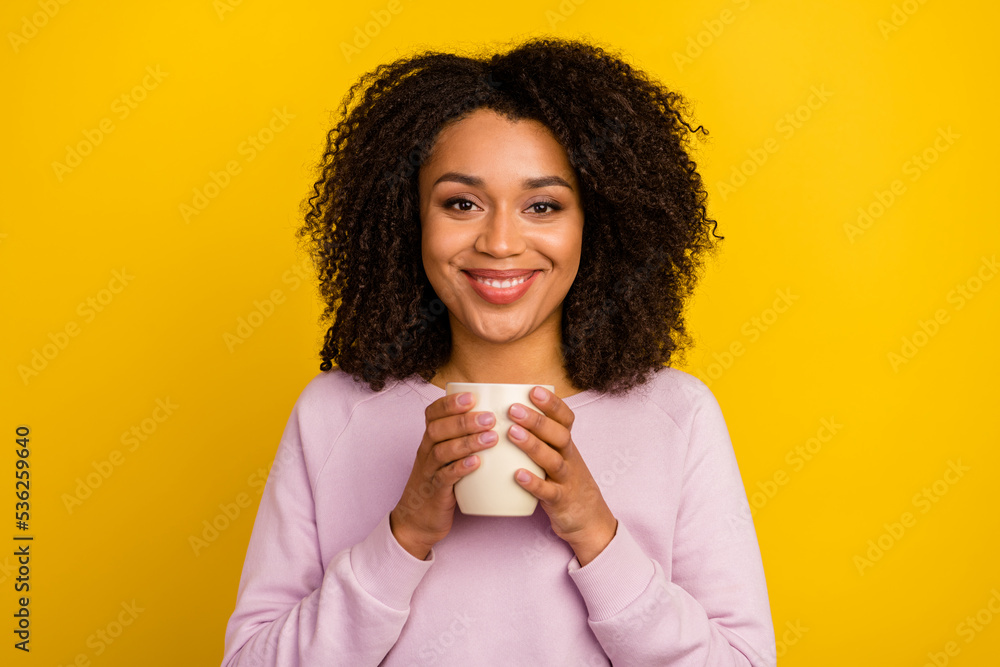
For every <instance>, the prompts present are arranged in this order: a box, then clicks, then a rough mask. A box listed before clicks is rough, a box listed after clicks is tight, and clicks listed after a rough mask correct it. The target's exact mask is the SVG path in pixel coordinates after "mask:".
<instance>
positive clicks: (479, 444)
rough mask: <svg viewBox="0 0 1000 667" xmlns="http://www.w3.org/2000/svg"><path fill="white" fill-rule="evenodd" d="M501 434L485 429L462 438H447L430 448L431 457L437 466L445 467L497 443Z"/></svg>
mask: <svg viewBox="0 0 1000 667" xmlns="http://www.w3.org/2000/svg"><path fill="white" fill-rule="evenodd" d="M498 440H499V436H498V435H497V433H496V431H491V430H485V431H482V432H480V433H474V434H471V435H466V436H463V437H461V438H454V439H452V440H445V441H444V442H439V443H437V444H435V445H434V446H433V447H432V448H431V450H430V458H431V460H432V461H433V463H432V465H433V466H434V467H435V468H443V467H444V466H448V465H451V464H452V463H454V462H456V461H458V460H459V459H462V458H465V457H468V456H470V455H471V454H474V453H476V452H480V451H482V450H484V449H488V448H489V447H493V446H494V445H496V444H497V441H498Z"/></svg>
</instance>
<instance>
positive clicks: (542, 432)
mask: <svg viewBox="0 0 1000 667" xmlns="http://www.w3.org/2000/svg"><path fill="white" fill-rule="evenodd" d="M567 409H568V408H567ZM508 414H509V416H510V419H511V421H513V422H514V423H515V424H518V425H519V426H521V427H523V428H524V429H526V430H527V431H529V432H530V433H531V434H532V435H534V436H535V437H537V438H538V439H540V440H542V441H543V442H546V443H548V444H549V445H550V446H552V447H554V448H555V449H557V450H559V451H560V452H564V453H565V452H566V451H567V449H568V448H569V446H570V445H571V444H572V437H571V436H570V432H569V428H568V427H566V426H564V425H563V424H562V423H560V422H558V421H556V420H555V419H552V418H550V417H547V416H545V415H543V414H540V413H538V412H536V411H535V410H532V409H528V408H526V407H525V406H524V405H522V404H520V403H515V404H513V405H512V406H510V410H509V411H508ZM518 415H523V416H518Z"/></svg>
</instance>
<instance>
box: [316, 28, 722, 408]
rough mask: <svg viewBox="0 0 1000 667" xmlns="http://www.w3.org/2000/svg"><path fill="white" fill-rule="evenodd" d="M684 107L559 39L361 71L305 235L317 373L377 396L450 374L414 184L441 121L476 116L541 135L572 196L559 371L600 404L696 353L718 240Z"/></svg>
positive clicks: (446, 330) (674, 96)
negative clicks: (318, 306)
mask: <svg viewBox="0 0 1000 667" xmlns="http://www.w3.org/2000/svg"><path fill="white" fill-rule="evenodd" d="M359 89H363V95H361V96H360V97H359V99H358V100H357V102H356V103H354V102H355V96H356V92H357V91H358V90H359ZM352 103H354V104H353V107H352ZM687 104H688V103H687V101H686V100H685V98H683V97H682V96H681V95H680V94H678V93H677V92H674V91H671V90H668V89H667V88H665V87H664V86H663V85H662V84H661V83H659V82H657V81H656V80H654V79H652V78H651V77H650V76H649V75H647V74H645V73H643V72H641V71H639V70H637V69H634V68H633V67H631V66H630V65H628V64H627V63H625V62H624V61H623V60H622V59H621V58H620V57H619V56H616V55H612V54H609V53H608V51H607V50H606V49H602V48H600V47H598V46H595V45H592V44H588V43H585V42H581V41H570V40H562V39H555V38H534V39H531V40H528V41H526V42H523V43H522V44H520V45H515V47H514V48H512V49H510V50H509V51H507V52H506V53H496V54H493V55H489V54H487V55H482V56H478V57H476V56H462V55H457V54H452V53H441V52H436V51H425V52H423V53H421V54H418V55H413V56H409V57H403V58H400V59H398V60H396V61H394V62H392V63H388V64H382V65H379V66H378V67H377V68H376V69H375V70H374V71H372V72H369V73H366V74H364V75H362V76H361V77H360V79H358V81H357V82H356V83H355V84H354V85H353V86H351V88H350V89H349V90H348V92H347V93H346V95H345V96H344V98H343V101H342V103H341V108H340V110H339V114H338V117H339V118H340V121H339V122H338V123H337V124H336V125H335V126H334V127H333V128H332V129H331V130H330V131H329V133H328V134H327V143H326V149H325V152H324V154H323V157H322V160H321V162H320V164H319V166H318V168H317V171H318V172H319V176H318V179H317V180H316V181H315V183H314V185H313V193H312V194H311V196H310V197H309V198H308V204H307V205H305V203H304V210H305V211H306V212H305V216H304V217H305V221H304V224H303V225H302V226H301V227H300V228H299V230H298V235H299V237H300V238H302V239H304V241H305V243H306V244H307V245H308V247H309V250H310V252H311V253H312V256H313V260H314V263H315V265H316V269H317V272H318V278H319V282H320V294H321V297H322V299H323V301H324V303H325V308H324V311H323V313H322V315H321V317H320V319H321V322H329V323H330V326H329V328H328V329H327V331H326V337H325V341H324V344H323V348H322V351H321V353H320V357H321V359H322V364H321V365H320V369H321V370H324V371H326V370H330V369H331V368H332V366H333V363H334V362H335V363H336V364H337V365H338V366H339V367H340V368H341V370H343V371H345V372H347V373H349V374H351V375H352V376H353V377H354V378H355V380H357V381H360V382H365V383H367V384H368V385H369V386H370V387H371V388H372V389H373V390H374V391H381V390H382V389H383V388H384V386H385V384H386V381H387V380H388V379H396V380H402V379H404V378H407V377H410V376H413V375H419V376H420V377H421V378H423V379H424V380H426V381H430V380H431V379H432V378H433V377H434V374H435V372H436V370H437V369H438V368H439V367H441V366H442V365H443V364H444V363H445V362H447V361H448V359H449V356H450V354H451V330H450V325H449V320H448V317H447V313H446V312H445V311H446V308H445V306H444V304H443V303H442V302H441V301H440V300H439V299H438V298H437V295H436V294H435V293H434V290H433V289H432V287H431V285H430V282H429V281H428V279H427V276H426V274H425V273H424V269H423V263H422V260H421V252H420V247H421V235H420V224H421V223H420V213H419V212H420V201H419V192H418V187H417V175H418V170H419V168H420V166H421V165H422V164H423V163H424V162H425V161H426V159H427V158H428V157H429V154H430V151H431V149H432V147H433V145H434V140H435V138H436V137H437V135H438V133H439V132H440V131H441V129H442V128H443V127H444V126H445V125H446V124H450V123H452V122H455V121H457V120H460V119H462V118H464V117H466V116H467V115H469V114H470V113H472V112H473V111H476V110H478V109H482V108H486V109H491V110H493V111H495V112H497V113H500V114H502V115H504V116H505V117H507V118H510V119H511V120H535V121H538V122H540V123H542V124H543V125H545V126H546V127H547V128H548V129H549V130H550V131H551V132H552V134H553V135H554V136H555V138H556V139H557V140H558V141H559V143H560V144H561V145H562V146H563V148H564V149H565V150H566V154H567V156H568V158H569V163H570V165H571V166H572V168H573V169H574V171H575V173H576V176H577V180H578V182H579V184H580V188H581V192H580V198H581V204H582V207H583V211H584V228H583V246H582V251H581V256H580V266H579V271H578V273H577V276H576V279H575V281H574V282H573V284H572V286H571V287H570V289H569V292H568V293H567V295H566V297H565V299H564V301H563V304H562V353H563V358H564V363H565V369H566V372H567V375H568V376H569V378H570V379H571V380H572V382H573V383H574V384H575V385H576V386H577V387H580V388H581V389H584V390H586V389H595V390H598V391H601V392H607V393H611V394H617V393H623V392H626V391H628V390H629V389H631V388H632V387H634V386H636V385H640V384H643V383H645V382H646V381H647V380H648V376H649V373H650V372H651V371H654V370H659V369H660V368H662V367H663V366H665V365H669V364H670V362H671V361H672V360H676V359H677V358H678V356H680V355H682V354H683V351H684V347H685V346H688V345H690V344H691V343H692V340H691V336H690V334H689V333H688V331H687V329H686V328H685V322H684V314H683V307H684V303H685V300H686V299H687V297H689V296H690V295H691V293H692V292H693V290H694V285H695V282H696V280H697V278H698V274H699V273H700V269H701V268H702V264H703V258H704V256H705V254H706V252H714V251H715V250H716V249H717V245H716V241H715V240H714V239H722V238H724V237H722V236H718V235H716V234H715V229H716V226H717V225H716V222H715V221H714V220H712V219H710V218H708V217H707V212H706V208H705V201H706V199H707V197H708V195H707V192H706V191H705V188H704V185H703V183H702V179H701V177H700V175H699V174H698V172H697V170H696V164H695V163H694V161H692V159H691V158H690V156H689V154H688V151H687V148H688V142H689V140H690V137H689V134H695V133H697V132H699V131H700V132H701V133H702V134H706V135H707V134H708V132H707V130H705V129H704V128H703V127H702V126H701V125H699V126H698V127H697V128H696V129H692V127H691V126H690V125H689V124H688V123H687V122H686V121H685V120H684V118H683V117H682V112H683V113H684V115H689V112H688V106H687ZM350 107H352V108H350ZM349 108H350V111H348V109H349ZM709 223H711V225H712V227H711V231H710V229H709ZM713 237H714V239H713ZM623 269H627V270H623Z"/></svg>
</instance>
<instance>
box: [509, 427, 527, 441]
mask: <svg viewBox="0 0 1000 667" xmlns="http://www.w3.org/2000/svg"><path fill="white" fill-rule="evenodd" d="M510 437H512V438H514V439H515V440H524V438H525V433H524V429H523V428H521V427H520V426H518V425H517V424H514V425H513V426H511V427H510Z"/></svg>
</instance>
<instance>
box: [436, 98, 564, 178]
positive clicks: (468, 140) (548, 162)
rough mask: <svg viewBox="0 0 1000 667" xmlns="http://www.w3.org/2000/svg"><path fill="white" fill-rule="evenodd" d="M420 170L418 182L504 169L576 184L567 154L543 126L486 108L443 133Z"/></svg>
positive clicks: (439, 134) (455, 123) (454, 122)
mask: <svg viewBox="0 0 1000 667" xmlns="http://www.w3.org/2000/svg"><path fill="white" fill-rule="evenodd" d="M423 167H424V168H422V169H421V176H422V177H427V176H430V174H431V173H432V172H434V173H437V172H443V171H452V170H455V171H467V172H483V171H490V170H492V169H502V170H503V171H505V172H507V171H510V170H515V171H518V172H519V173H520V172H523V175H538V174H539V172H540V171H542V172H545V173H546V174H558V175H560V176H562V177H563V178H565V179H566V180H568V181H570V182H574V181H575V178H574V174H573V169H572V168H571V167H570V163H569V158H568V156H567V155H566V151H565V149H564V148H563V147H562V145H561V144H560V143H559V141H558V140H557V139H556V138H555V136H554V135H553V134H552V132H551V131H550V130H549V129H548V128H547V127H546V126H545V125H544V124H542V123H540V122H538V121H536V120H531V119H519V120H510V119H508V118H506V117H505V116H502V115H500V114H498V113H496V112H495V111H492V110H490V109H477V110H476V111H474V112H472V113H471V114H469V115H468V116H466V117H464V118H461V119H459V120H455V121H451V122H449V123H448V124H447V125H446V126H445V127H444V128H442V129H441V131H440V132H439V133H438V135H437V137H436V138H435V141H434V144H433V146H432V148H431V152H430V156H429V157H428V160H427V162H426V163H425V164H424V165H423Z"/></svg>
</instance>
